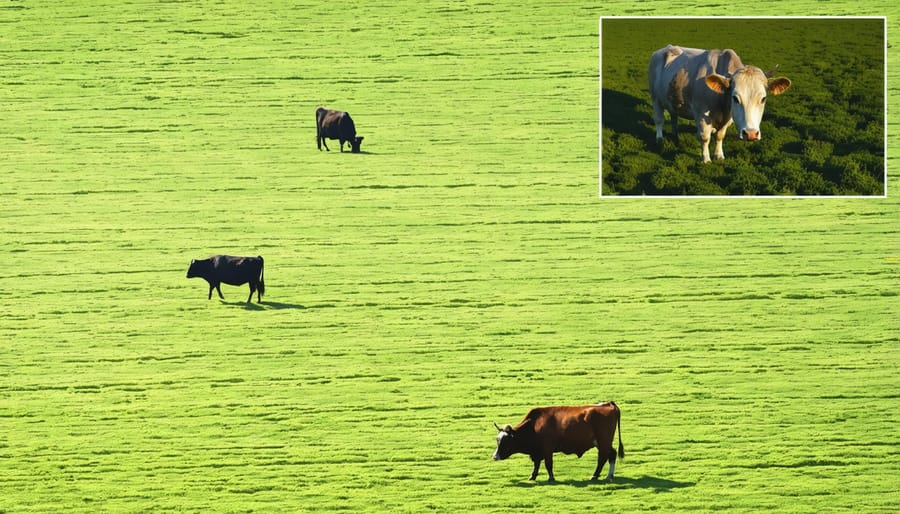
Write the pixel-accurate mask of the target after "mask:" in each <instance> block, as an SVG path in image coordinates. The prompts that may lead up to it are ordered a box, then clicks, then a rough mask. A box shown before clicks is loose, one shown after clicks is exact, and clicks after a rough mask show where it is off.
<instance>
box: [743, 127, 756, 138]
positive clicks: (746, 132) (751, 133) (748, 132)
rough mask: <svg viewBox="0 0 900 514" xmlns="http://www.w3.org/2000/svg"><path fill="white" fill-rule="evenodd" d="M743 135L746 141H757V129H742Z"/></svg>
mask: <svg viewBox="0 0 900 514" xmlns="http://www.w3.org/2000/svg"><path fill="white" fill-rule="evenodd" d="M744 135H745V136H746V137H747V141H759V130H758V129H744Z"/></svg>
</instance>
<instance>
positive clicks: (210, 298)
mask: <svg viewBox="0 0 900 514" xmlns="http://www.w3.org/2000/svg"><path fill="white" fill-rule="evenodd" d="M215 287H216V286H215V285H213V284H210V285H209V296H207V297H206V299H207V300H212V292H213V289H215Z"/></svg>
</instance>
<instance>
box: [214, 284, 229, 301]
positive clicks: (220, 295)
mask: <svg viewBox="0 0 900 514" xmlns="http://www.w3.org/2000/svg"><path fill="white" fill-rule="evenodd" d="M220 286H221V284H216V292H217V293H219V298H221V299H223V300H224V299H225V297H224V296H222V288H221V287H220ZM211 294H212V291H210V295H211Z"/></svg>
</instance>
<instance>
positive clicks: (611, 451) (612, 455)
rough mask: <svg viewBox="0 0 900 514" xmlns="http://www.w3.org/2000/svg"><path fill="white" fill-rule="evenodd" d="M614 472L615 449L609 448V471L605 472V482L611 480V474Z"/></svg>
mask: <svg viewBox="0 0 900 514" xmlns="http://www.w3.org/2000/svg"><path fill="white" fill-rule="evenodd" d="M598 471H599V470H598ZM615 472H616V450H614V449H612V448H610V449H609V472H608V473H607V474H606V481H607V482H610V481H612V479H613V474H614V473H615Z"/></svg>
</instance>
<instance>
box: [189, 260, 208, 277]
mask: <svg viewBox="0 0 900 514" xmlns="http://www.w3.org/2000/svg"><path fill="white" fill-rule="evenodd" d="M210 264H211V262H210V260H209V259H201V260H197V259H191V265H190V267H189V268H188V271H187V278H194V277H201V278H202V277H205V276H206V275H207V273H208V271H209V267H210Z"/></svg>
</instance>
